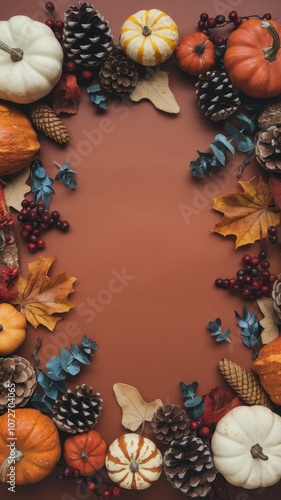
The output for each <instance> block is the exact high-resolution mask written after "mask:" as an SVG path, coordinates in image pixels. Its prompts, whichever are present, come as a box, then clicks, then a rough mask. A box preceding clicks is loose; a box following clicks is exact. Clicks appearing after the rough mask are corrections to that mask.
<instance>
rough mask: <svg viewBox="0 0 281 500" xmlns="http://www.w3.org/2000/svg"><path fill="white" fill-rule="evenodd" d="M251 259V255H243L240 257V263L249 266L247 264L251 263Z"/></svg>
mask: <svg viewBox="0 0 281 500" xmlns="http://www.w3.org/2000/svg"><path fill="white" fill-rule="evenodd" d="M251 258H252V257H251V255H248V254H245V255H243V257H242V261H243V262H244V264H249V262H251Z"/></svg>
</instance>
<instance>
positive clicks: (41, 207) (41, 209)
mask: <svg viewBox="0 0 281 500" xmlns="http://www.w3.org/2000/svg"><path fill="white" fill-rule="evenodd" d="M45 210H46V209H45V205H42V203H38V205H37V206H36V212H37V213H38V214H39V215H42V214H43V213H44V212H45Z"/></svg>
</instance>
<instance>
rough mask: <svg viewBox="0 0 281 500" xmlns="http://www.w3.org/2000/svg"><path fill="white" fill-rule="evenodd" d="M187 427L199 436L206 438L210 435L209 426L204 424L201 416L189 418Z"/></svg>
mask: <svg viewBox="0 0 281 500" xmlns="http://www.w3.org/2000/svg"><path fill="white" fill-rule="evenodd" d="M189 428H190V430H191V431H195V432H196V434H197V435H198V436H199V437H201V438H206V437H210V436H211V429H210V427H208V426H207V425H205V424H204V421H203V419H202V418H201V417H199V418H197V419H194V420H190V422H189Z"/></svg>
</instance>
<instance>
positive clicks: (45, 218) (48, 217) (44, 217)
mask: <svg viewBox="0 0 281 500" xmlns="http://www.w3.org/2000/svg"><path fill="white" fill-rule="evenodd" d="M50 220H51V214H50V213H49V212H45V213H44V215H42V221H43V222H50Z"/></svg>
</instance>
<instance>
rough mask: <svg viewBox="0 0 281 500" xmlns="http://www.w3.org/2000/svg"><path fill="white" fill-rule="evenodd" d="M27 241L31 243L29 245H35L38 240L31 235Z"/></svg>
mask: <svg viewBox="0 0 281 500" xmlns="http://www.w3.org/2000/svg"><path fill="white" fill-rule="evenodd" d="M29 241H31V243H37V242H38V238H37V236H35V234H31V235H30V238H29Z"/></svg>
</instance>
